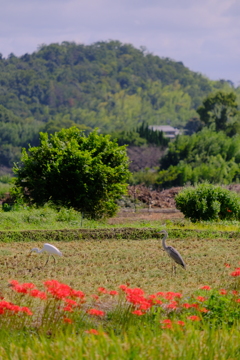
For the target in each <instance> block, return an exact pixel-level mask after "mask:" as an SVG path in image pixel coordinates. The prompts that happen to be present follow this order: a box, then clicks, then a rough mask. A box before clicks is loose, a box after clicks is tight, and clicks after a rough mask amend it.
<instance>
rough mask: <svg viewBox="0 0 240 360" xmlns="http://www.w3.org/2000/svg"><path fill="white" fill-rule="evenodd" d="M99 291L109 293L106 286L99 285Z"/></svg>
mask: <svg viewBox="0 0 240 360" xmlns="http://www.w3.org/2000/svg"><path fill="white" fill-rule="evenodd" d="M98 292H99V293H101V294H107V293H108V291H107V289H105V288H104V287H99V288H98Z"/></svg>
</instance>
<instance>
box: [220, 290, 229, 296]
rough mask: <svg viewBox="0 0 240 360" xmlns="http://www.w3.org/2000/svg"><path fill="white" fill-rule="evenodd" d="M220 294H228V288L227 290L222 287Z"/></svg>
mask: <svg viewBox="0 0 240 360" xmlns="http://www.w3.org/2000/svg"><path fill="white" fill-rule="evenodd" d="M219 294H220V295H227V290H225V289H220V290H219Z"/></svg>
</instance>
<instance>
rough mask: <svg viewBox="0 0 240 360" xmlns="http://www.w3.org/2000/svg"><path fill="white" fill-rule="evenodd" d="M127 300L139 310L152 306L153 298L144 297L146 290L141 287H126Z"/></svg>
mask: <svg viewBox="0 0 240 360" xmlns="http://www.w3.org/2000/svg"><path fill="white" fill-rule="evenodd" d="M123 291H124V292H125V293H126V295H127V296H126V300H127V301H128V302H130V303H131V304H133V305H135V306H137V307H138V310H147V309H149V308H150V307H151V306H152V302H151V300H149V299H147V298H145V297H144V291H143V290H142V289H140V288H134V289H131V288H127V287H126V288H125V287H124V290H123Z"/></svg>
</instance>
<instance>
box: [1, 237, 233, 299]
mask: <svg viewBox="0 0 240 360" xmlns="http://www.w3.org/2000/svg"><path fill="white" fill-rule="evenodd" d="M51 243H52V244H53V245H55V246H57V247H58V248H59V249H60V250H61V251H62V253H63V254H64V256H63V257H61V258H60V257H59V258H57V263H56V264H55V263H54V261H53V259H51V258H50V260H49V262H48V264H47V265H46V266H44V264H45V262H46V259H47V254H44V253H43V254H36V253H33V254H32V255H31V256H30V257H28V256H27V255H28V254H29V250H30V249H32V248H33V247H36V246H38V247H39V248H41V247H42V245H43V243H42V242H41V243H38V242H19V243H1V244H0V289H1V291H4V288H6V285H7V279H18V280H19V281H22V282H29V281H34V282H35V283H36V284H38V285H40V284H41V282H42V281H43V280H46V279H48V278H57V279H58V280H59V281H61V282H65V283H67V284H69V285H71V286H74V287H75V288H78V289H79V290H82V291H84V292H87V293H92V292H94V291H95V289H97V287H98V286H105V287H107V288H111V289H114V288H116V287H118V286H119V285H121V284H125V283H129V284H130V285H131V286H132V287H141V288H143V289H144V290H145V291H146V292H149V293H151V292H156V291H180V290H181V291H182V292H184V293H187V292H190V291H192V290H195V289H196V288H198V287H199V286H201V285H205V284H207V285H210V286H212V287H216V288H217V287H226V286H227V287H228V286H229V276H228V273H229V269H226V268H225V266H224V263H230V264H231V265H232V266H233V267H234V266H235V267H237V265H238V263H239V248H240V239H239V238H238V239H234V238H233V239H230V240H227V239H221V238H220V239H174V240H171V238H169V240H168V244H169V245H172V246H174V247H175V248H176V249H177V250H178V251H179V252H180V253H181V254H182V256H183V258H184V260H185V262H186V264H187V270H186V271H185V270H184V269H182V268H181V267H180V266H177V274H176V276H172V260H171V259H170V258H169V257H168V256H167V254H166V252H164V251H163V250H162V248H161V242H160V241H159V240H158V239H147V240H101V241H96V240H79V241H69V242H51Z"/></svg>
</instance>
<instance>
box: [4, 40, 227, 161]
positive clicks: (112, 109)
mask: <svg viewBox="0 0 240 360" xmlns="http://www.w3.org/2000/svg"><path fill="white" fill-rule="evenodd" d="M219 89H224V90H226V91H230V90H231V91H232V90H233V88H232V87H231V85H230V84H229V83H228V81H225V80H221V81H211V80H209V79H208V78H206V77H204V76H203V75H201V74H199V73H196V72H193V71H190V70H189V69H188V68H187V67H185V66H184V65H183V63H182V62H176V61H174V60H171V59H169V58H160V57H159V56H155V55H153V54H151V53H148V52H147V51H146V50H145V48H143V47H141V48H140V49H137V48H134V47H133V46H132V45H130V44H122V43H121V42H119V41H106V42H97V43H94V44H92V45H83V44H75V43H74V42H62V43H61V44H57V43H56V44H51V45H42V46H40V47H39V48H38V50H37V51H36V52H34V53H32V54H25V55H23V56H21V57H16V56H15V55H14V54H10V55H9V57H8V58H7V59H4V58H0V105H1V107H0V164H2V165H6V166H11V165H12V163H13V161H16V160H18V158H19V156H20V150H21V147H22V146H24V147H25V146H27V144H29V143H30V144H32V145H36V144H37V141H38V133H39V131H48V132H50V133H51V132H54V131H58V130H60V129H61V128H62V127H70V126H72V125H74V124H76V125H77V126H78V127H80V128H82V129H85V130H86V131H90V130H91V129H93V128H96V127H98V128H99V129H100V131H101V132H104V133H111V132H114V131H119V130H125V131H129V130H132V129H134V128H136V127H137V126H139V125H140V124H141V123H142V122H143V121H144V122H145V123H148V124H154V125H163V124H171V125H172V126H178V127H184V125H185V124H186V122H187V121H188V120H189V119H190V118H192V117H196V116H197V113H196V109H197V107H198V106H199V105H200V104H201V102H202V100H203V98H204V97H205V96H207V95H208V94H209V93H210V92H212V91H216V90H219Z"/></svg>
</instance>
